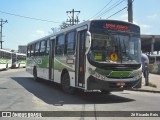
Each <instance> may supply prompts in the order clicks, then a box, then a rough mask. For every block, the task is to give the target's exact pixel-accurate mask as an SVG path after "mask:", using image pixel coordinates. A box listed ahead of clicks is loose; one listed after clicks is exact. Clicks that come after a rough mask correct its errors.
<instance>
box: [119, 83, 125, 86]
mask: <svg viewBox="0 0 160 120" xmlns="http://www.w3.org/2000/svg"><path fill="white" fill-rule="evenodd" d="M125 85H126V83H124V82H118V83H117V86H125Z"/></svg>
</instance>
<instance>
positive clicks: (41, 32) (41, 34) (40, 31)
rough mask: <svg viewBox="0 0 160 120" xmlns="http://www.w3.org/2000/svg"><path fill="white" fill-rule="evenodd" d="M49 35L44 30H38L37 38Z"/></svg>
mask: <svg viewBox="0 0 160 120" xmlns="http://www.w3.org/2000/svg"><path fill="white" fill-rule="evenodd" d="M46 35H48V34H47V33H46V32H45V31H43V30H36V36H40V37H44V36H46Z"/></svg>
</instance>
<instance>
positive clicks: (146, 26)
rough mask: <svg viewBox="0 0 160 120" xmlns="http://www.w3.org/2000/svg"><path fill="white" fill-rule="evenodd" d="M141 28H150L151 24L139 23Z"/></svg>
mask: <svg viewBox="0 0 160 120" xmlns="http://www.w3.org/2000/svg"><path fill="white" fill-rule="evenodd" d="M140 26H141V27H142V28H144V29H149V28H151V26H150V25H146V24H142V25H140Z"/></svg>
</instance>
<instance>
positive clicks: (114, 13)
mask: <svg viewBox="0 0 160 120" xmlns="http://www.w3.org/2000/svg"><path fill="white" fill-rule="evenodd" d="M133 2H134V0H132V2H131V3H130V4H129V5H128V6H126V7H124V8H122V9H121V10H119V11H117V12H115V13H114V14H112V15H110V16H109V17H108V18H107V19H109V18H111V17H113V16H114V15H116V14H118V13H119V12H121V11H123V10H125V9H127V8H128V7H130V6H131V4H132V3H133Z"/></svg>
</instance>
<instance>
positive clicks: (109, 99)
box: [0, 69, 160, 120]
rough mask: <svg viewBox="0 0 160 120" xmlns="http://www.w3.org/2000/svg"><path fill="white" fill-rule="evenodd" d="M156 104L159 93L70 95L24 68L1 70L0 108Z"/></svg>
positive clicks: (141, 107)
mask: <svg viewBox="0 0 160 120" xmlns="http://www.w3.org/2000/svg"><path fill="white" fill-rule="evenodd" d="M159 103H160V94H159V93H147V92H135V91H123V92H112V93H111V94H110V95H103V94H100V93H83V92H78V93H77V94H75V95H69V94H66V93H64V92H63V91H62V90H61V88H60V86H58V85H56V84H53V83H51V82H46V81H41V82H36V81H34V80H33V79H32V76H31V75H30V74H28V73H27V72H25V69H11V70H7V71H0V111H160V104H159ZM61 104H63V105H62V106H59V105H61ZM48 119H49V118H48ZM62 119H63V118H62ZM72 119H74V118H72ZM79 119H82V118H79ZM83 119H84V118H83ZM85 119H91V120H92V118H85ZM94 119H98V120H101V119H103V118H94ZM111 119H113V120H114V119H116V118H111ZM132 119H133V118H132ZM134 119H137V120H138V118H134ZM150 119H151V118H148V120H150ZM154 119H157V118H154Z"/></svg>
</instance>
